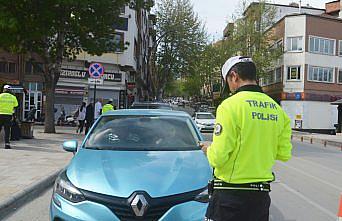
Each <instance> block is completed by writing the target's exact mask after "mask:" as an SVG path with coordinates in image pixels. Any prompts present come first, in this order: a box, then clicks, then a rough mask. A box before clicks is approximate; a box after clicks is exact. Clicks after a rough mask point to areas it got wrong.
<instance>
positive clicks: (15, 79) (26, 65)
mask: <svg viewBox="0 0 342 221" xmlns="http://www.w3.org/2000/svg"><path fill="white" fill-rule="evenodd" d="M31 58H33V59H28V57H25V56H24V55H19V54H13V53H9V52H6V51H1V50H0V88H1V89H2V87H3V85H5V84H10V85H12V86H13V87H16V88H17V89H16V90H15V93H16V96H17V99H18V101H19V102H18V103H19V108H18V111H17V118H18V119H25V118H26V117H27V115H28V113H29V111H30V110H31V109H33V108H35V109H36V110H37V111H36V114H35V117H36V119H38V120H39V119H40V118H41V116H42V112H43V99H44V97H43V82H44V79H43V69H42V60H41V59H40V58H39V57H38V56H36V55H32V57H31ZM33 60H34V61H33ZM24 89H25V90H24ZM24 91H25V93H23V92H24Z"/></svg>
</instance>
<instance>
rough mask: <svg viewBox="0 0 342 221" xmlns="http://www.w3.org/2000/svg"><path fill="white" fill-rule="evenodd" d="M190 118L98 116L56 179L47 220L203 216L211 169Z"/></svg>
mask: <svg viewBox="0 0 342 221" xmlns="http://www.w3.org/2000/svg"><path fill="white" fill-rule="evenodd" d="M202 139H203V138H202V135H201V134H200V132H199V131H198V129H197V128H196V126H195V125H194V123H193V121H192V119H191V117H190V116H189V115H188V114H186V113H184V112H178V111H167V110H118V111H115V112H107V113H105V114H104V115H102V116H101V117H100V119H99V120H98V121H97V122H96V123H95V125H94V127H93V128H92V129H91V131H90V132H89V133H88V135H87V136H86V138H85V140H84V142H83V143H82V144H81V146H80V147H78V144H77V141H66V142H64V144H63V148H64V149H65V150H66V151H70V152H74V153H75V152H76V153H75V156H74V158H73V159H72V160H71V162H70V164H69V165H68V166H67V167H66V169H65V170H64V171H62V172H61V173H60V174H59V176H58V178H57V180H56V182H55V185H54V189H53V195H52V200H51V208H50V218H51V220H52V221H60V220H68V221H76V220H77V221H79V220H87V221H99V220H101V221H102V220H112V221H119V220H160V221H169V220H177V221H189V220H191V221H200V220H203V217H204V215H205V212H206V209H207V206H208V200H209V196H208V189H207V183H208V180H209V179H210V178H211V173H212V170H211V168H210V166H209V164H208V161H207V159H206V157H205V155H204V154H203V153H202V151H201V149H200V147H199V145H198V143H199V142H200V141H202Z"/></svg>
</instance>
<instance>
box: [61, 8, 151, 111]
mask: <svg viewBox="0 0 342 221" xmlns="http://www.w3.org/2000/svg"><path fill="white" fill-rule="evenodd" d="M120 17H121V19H122V22H121V23H120V25H119V26H117V27H116V33H115V35H114V36H113V43H115V44H119V43H120V44H125V43H128V44H126V46H125V47H126V49H125V50H121V49H118V50H117V51H115V52H114V53H105V54H103V55H101V56H93V55H90V54H87V53H81V54H80V55H78V56H77V59H76V60H75V61H71V62H70V61H64V62H63V65H62V72H61V76H60V80H59V81H58V84H57V88H56V102H55V107H56V108H57V109H58V110H59V109H60V108H62V107H63V108H64V109H65V110H66V112H67V113H70V112H72V111H74V110H75V109H76V108H77V106H78V105H80V103H81V102H82V101H86V102H93V100H94V95H95V93H94V89H95V86H94V85H93V84H89V83H88V78H89V73H88V67H89V65H90V64H91V63H100V64H102V66H103V67H104V69H105V73H104V75H103V84H101V85H96V98H103V99H104V102H106V101H107V100H109V99H113V101H114V104H115V105H116V107H118V108H126V107H128V106H130V104H131V103H132V102H134V101H136V100H138V99H140V98H141V97H144V96H146V88H144V87H143V85H145V84H148V82H147V81H148V77H147V76H148V64H147V62H148V54H149V50H150V47H151V45H152V43H153V39H154V38H153V20H151V19H153V15H151V14H150V13H149V11H147V10H145V9H141V10H140V11H136V10H134V9H131V8H130V7H129V6H126V7H125V8H123V9H122V14H121V16H120ZM137 82H138V83H137ZM139 83H140V84H139Z"/></svg>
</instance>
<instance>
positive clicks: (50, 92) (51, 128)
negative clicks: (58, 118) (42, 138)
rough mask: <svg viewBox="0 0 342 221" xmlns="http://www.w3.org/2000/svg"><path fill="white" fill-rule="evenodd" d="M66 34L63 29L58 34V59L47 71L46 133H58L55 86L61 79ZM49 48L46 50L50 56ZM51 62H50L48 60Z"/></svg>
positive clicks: (49, 65)
mask: <svg viewBox="0 0 342 221" xmlns="http://www.w3.org/2000/svg"><path fill="white" fill-rule="evenodd" d="M64 40H65V34H64V32H63V31H61V32H59V33H58V34H57V44H56V60H55V63H54V64H51V63H50V64H48V67H49V68H48V70H47V73H45V75H46V76H45V86H46V103H45V128H44V132H45V133H56V129H55V111H54V109H55V88H56V85H57V82H58V80H59V75H60V71H61V67H62V62H63V54H64ZM48 51H49V50H47V51H46V54H47V56H48V57H49V52H48ZM47 63H49V62H47Z"/></svg>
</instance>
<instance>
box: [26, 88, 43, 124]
mask: <svg viewBox="0 0 342 221" xmlns="http://www.w3.org/2000/svg"><path fill="white" fill-rule="evenodd" d="M24 88H25V89H26V93H24V97H23V105H22V106H23V108H22V119H27V118H28V115H29V113H30V112H33V113H34V118H35V119H36V120H37V121H42V113H43V110H42V109H43V83H40V82H26V83H24Z"/></svg>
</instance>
